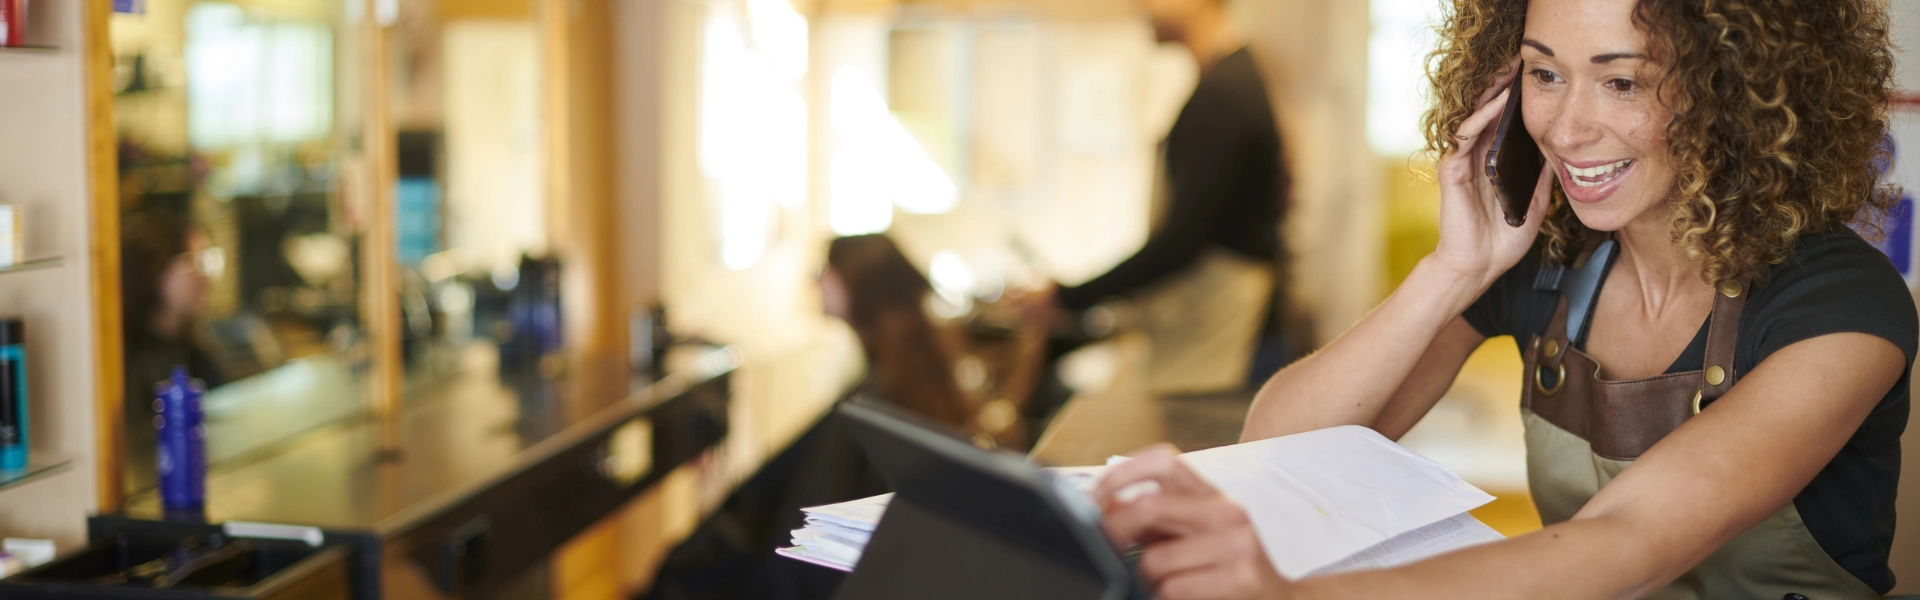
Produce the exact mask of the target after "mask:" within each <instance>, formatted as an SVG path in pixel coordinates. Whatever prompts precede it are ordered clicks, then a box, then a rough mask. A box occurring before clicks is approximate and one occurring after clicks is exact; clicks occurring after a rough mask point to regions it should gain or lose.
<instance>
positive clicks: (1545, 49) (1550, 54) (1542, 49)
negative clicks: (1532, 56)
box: [1520, 39, 1553, 58]
mask: <svg viewBox="0 0 1920 600" xmlns="http://www.w3.org/2000/svg"><path fill="white" fill-rule="evenodd" d="M1520 45H1522V46H1533V49H1535V50H1539V51H1540V53H1541V54H1545V55H1547V58H1553V49H1552V48H1548V47H1547V45H1546V44H1542V43H1540V42H1537V41H1534V40H1531V39H1526V40H1520Z"/></svg>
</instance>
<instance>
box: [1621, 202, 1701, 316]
mask: <svg viewBox="0 0 1920 600" xmlns="http://www.w3.org/2000/svg"><path fill="white" fill-rule="evenodd" d="M1613 237H1614V240H1615V241H1616V242H1618V243H1619V244H1620V258H1619V259H1618V260H1617V261H1616V262H1615V263H1614V269H1613V273H1610V274H1609V275H1608V277H1609V278H1617V277H1620V276H1622V275H1625V276H1627V277H1630V278H1632V280H1633V282H1634V284H1635V286H1634V287H1635V288H1637V289H1638V293H1639V295H1640V296H1641V302H1642V303H1643V305H1644V306H1645V309H1646V310H1647V311H1648V312H1650V313H1654V314H1658V313H1660V312H1662V310H1663V309H1665V308H1666V307H1668V306H1670V305H1672V304H1673V302H1674V301H1675V300H1676V299H1678V300H1683V301H1684V300H1690V299H1692V298H1693V297H1694V296H1695V295H1697V293H1698V292H1699V291H1701V290H1703V289H1708V288H1709V286H1707V285H1706V282H1705V281H1703V280H1701V279H1700V263H1699V262H1696V261H1694V260H1691V259H1689V258H1687V254H1686V252H1685V251H1683V250H1681V249H1680V248H1679V246H1677V245H1675V244H1674V243H1673V219H1672V214H1671V211H1666V210H1662V211H1648V213H1647V214H1645V215H1641V217H1640V218H1638V219H1635V220H1634V221H1633V222H1631V223H1628V224H1627V226H1626V227H1623V228H1621V229H1620V230H1619V231H1616V232H1614V236H1613Z"/></svg>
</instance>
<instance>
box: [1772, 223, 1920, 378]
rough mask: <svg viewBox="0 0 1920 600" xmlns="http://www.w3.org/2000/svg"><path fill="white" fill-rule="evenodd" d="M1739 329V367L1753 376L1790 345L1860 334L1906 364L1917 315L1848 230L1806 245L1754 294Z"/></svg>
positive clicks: (1919, 329)
mask: <svg viewBox="0 0 1920 600" xmlns="http://www.w3.org/2000/svg"><path fill="white" fill-rule="evenodd" d="M1747 311H1748V315H1749V316H1748V319H1746V320H1747V321H1748V322H1746V323H1743V324H1742V325H1743V327H1742V331H1741V336H1740V337H1741V340H1742V342H1743V343H1742V345H1743V346H1747V348H1744V349H1745V350H1747V352H1746V356H1745V357H1743V358H1745V359H1746V360H1742V361H1740V362H1742V363H1745V364H1741V365H1738V366H1739V367H1741V368H1742V369H1743V370H1751V369H1752V368H1754V367H1755V366H1757V365H1759V364H1760V363H1761V362H1763V361H1765V360H1766V359H1767V357H1768V356H1771V355H1773V353H1774V352H1778V351H1779V350H1780V349H1781V348H1785V347H1787V346H1790V345H1793V344H1794V343H1796V342H1800V341H1804V340H1807V339H1811V338H1815V337H1819V336H1823V335H1827V334H1832V333H1864V334H1868V335H1872V336H1875V337H1879V338H1882V339H1885V340H1887V341H1888V342H1891V343H1892V344H1893V345H1894V346H1896V347H1898V348H1900V351H1901V352H1904V353H1906V355H1907V360H1908V362H1912V361H1913V358H1914V353H1915V346H1916V345H1920V313H1916V312H1915V309H1914V304H1913V296H1912V294H1910V293H1909V292H1908V290H1907V286H1906V281H1905V280H1904V279H1902V278H1901V277H1900V272H1899V271H1897V270H1895V269H1894V267H1893V263H1892V262H1891V261H1889V260H1887V257H1886V256H1885V255H1883V254H1881V253H1880V251H1878V250H1875V249H1874V248H1873V246H1871V245H1868V244H1867V242H1866V241H1865V240H1862V239H1860V237H1859V235H1857V234H1855V233H1853V232H1852V231H1851V230H1846V231H1842V232H1837V233H1833V234H1826V235H1822V236H1820V237H1817V238H1814V239H1812V240H1809V241H1808V242H1807V244H1806V245H1805V246H1803V247H1802V249H1801V250H1800V251H1799V252H1797V253H1795V255H1794V256H1793V258H1790V259H1788V261H1787V262H1785V263H1782V264H1781V265H1779V266H1778V267H1776V268H1775V269H1774V277H1773V280H1772V281H1770V282H1768V283H1767V285H1766V287H1764V288H1761V289H1759V290H1756V291H1755V293H1754V296H1753V299H1752V300H1751V303H1750V304H1749V305H1748V308H1747Z"/></svg>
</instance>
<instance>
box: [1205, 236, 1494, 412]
mask: <svg viewBox="0 0 1920 600" xmlns="http://www.w3.org/2000/svg"><path fill="white" fill-rule="evenodd" d="M1490 281H1491V280H1490V278H1488V277H1484V276H1478V277H1477V276H1472V275H1468V274H1461V273H1457V272H1454V271H1452V270H1449V269H1447V268H1445V267H1443V266H1440V265H1439V264H1437V263H1436V262H1435V261H1434V260H1433V259H1431V258H1428V259H1425V260H1422V261H1420V263H1419V265H1417V266H1415V267H1414V270H1413V272H1412V273H1411V274H1409V275H1408V276H1407V280H1406V281H1405V282H1404V283H1402V284H1401V285H1400V287H1399V288H1398V289H1396V290H1394V292H1393V294H1392V295H1390V296H1388V297H1387V300H1386V301H1385V302H1382V303H1381V304H1380V306H1379V307H1377V308H1375V309H1374V310H1373V312H1372V313H1370V314H1368V315H1367V317H1366V318H1364V319H1361V321H1360V322H1359V323H1358V324H1356V325H1354V326H1353V328H1351V329H1348V330H1347V331H1346V332H1345V333H1343V334H1341V335H1340V337H1339V338H1337V339H1335V340H1334V341H1333V342H1332V343H1330V344H1328V345H1327V346H1326V347H1325V348H1322V349H1321V350H1320V351H1318V352H1315V353H1314V354H1312V355H1311V356H1308V357H1306V358H1303V359H1301V360H1298V361H1295V362H1294V363H1293V364H1292V365H1289V366H1288V367H1287V368H1285V369H1282V370H1281V371H1280V372H1279V373H1276V374H1274V376H1273V378H1271V379H1268V380H1267V383H1266V384H1265V385H1263V386H1261V388H1260V392H1259V394H1258V395H1256V396H1255V397H1254V403H1253V408H1252V409H1251V410H1250V411H1249V412H1248V414H1247V425H1246V429H1244V430H1243V431H1242V432H1241V434H1240V438H1241V440H1242V441H1247V440H1257V439H1265V438H1270V437H1276V436H1281V435H1287V434H1290V433H1298V432H1302V431H1311V430H1314V429H1322V428H1326V427H1334V426H1338V425H1365V426H1372V425H1373V424H1374V420H1375V419H1376V418H1378V417H1379V415H1380V412H1381V410H1382V409H1383V408H1384V407H1385V406H1386V405H1387V403H1388V401H1389V400H1390V399H1391V398H1392V397H1393V395H1394V392H1395V391H1396V390H1398V389H1399V388H1400V386H1401V384H1402V383H1403V382H1405V381H1406V379H1407V375H1408V374H1409V373H1411V372H1412V371H1413V369H1414V366H1415V365H1416V364H1417V363H1419V362H1420V359H1421V357H1422V355H1424V354H1425V353H1426V351H1427V349H1428V347H1429V346H1430V345H1432V343H1433V340H1434V338H1435V337H1436V336H1438V335H1439V334H1440V331H1441V330H1442V329H1443V328H1445V327H1446V326H1447V324H1448V323H1450V322H1452V321H1453V319H1454V318H1455V317H1457V316H1459V315H1460V313H1461V312H1462V311H1464V310H1466V307H1467V306H1468V305H1470V304H1472V303H1473V301H1474V299H1475V298H1477V297H1479V295H1480V293H1481V292H1482V291H1484V290H1485V289H1486V288H1487V286H1488V285H1489V283H1490ZM1442 391H1444V388H1442Z"/></svg>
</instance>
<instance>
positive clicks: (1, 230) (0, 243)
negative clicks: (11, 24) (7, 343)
mask: <svg viewBox="0 0 1920 600" xmlns="http://www.w3.org/2000/svg"><path fill="white" fill-rule="evenodd" d="M6 1H7V0H0V2H6ZM20 208H21V207H20V205H18V204H0V267H11V266H13V265H15V264H18V263H20V262H22V261H24V260H25V258H26V257H24V256H22V249H23V247H24V246H23V245H22V244H21V242H22V240H21V237H22V236H21V235H20V233H21V232H20V222H21V218H20Z"/></svg>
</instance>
